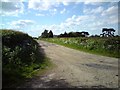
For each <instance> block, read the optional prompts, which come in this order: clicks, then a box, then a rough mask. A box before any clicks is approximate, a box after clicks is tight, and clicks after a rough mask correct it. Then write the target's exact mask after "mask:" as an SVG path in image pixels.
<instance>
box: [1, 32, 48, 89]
mask: <svg viewBox="0 0 120 90" xmlns="http://www.w3.org/2000/svg"><path fill="white" fill-rule="evenodd" d="M0 33H2V86H3V88H4V87H15V86H16V85H17V84H19V83H21V82H24V80H25V79H26V78H31V77H32V76H33V75H34V74H35V73H36V71H37V70H38V69H44V68H45V67H46V66H49V64H50V62H49V61H48V59H47V58H46V56H45V54H44V52H43V50H42V52H40V50H41V48H40V46H39V44H38V43H37V42H36V41H35V40H34V39H33V38H32V37H30V36H29V35H28V34H25V33H22V32H19V31H14V30H1V31H0Z"/></svg>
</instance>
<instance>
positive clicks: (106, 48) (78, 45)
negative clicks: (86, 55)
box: [42, 37, 120, 58]
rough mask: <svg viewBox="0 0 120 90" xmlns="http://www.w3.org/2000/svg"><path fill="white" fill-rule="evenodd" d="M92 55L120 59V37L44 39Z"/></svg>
mask: <svg viewBox="0 0 120 90" xmlns="http://www.w3.org/2000/svg"><path fill="white" fill-rule="evenodd" d="M42 40H45V41H49V42H52V43H57V44H60V45H64V46H66V47H70V48H74V49H77V50H82V51H86V52H90V53H95V54H101V55H105V56H110V57H117V58H120V56H119V55H120V51H119V50H120V37H109V38H107V37H106V38H105V37H104V38H103V37H78V38H53V39H48V38H46V39H42Z"/></svg>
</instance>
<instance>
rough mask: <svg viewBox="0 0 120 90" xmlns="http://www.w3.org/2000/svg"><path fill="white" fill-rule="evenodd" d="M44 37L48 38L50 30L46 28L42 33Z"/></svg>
mask: <svg viewBox="0 0 120 90" xmlns="http://www.w3.org/2000/svg"><path fill="white" fill-rule="evenodd" d="M41 37H42V38H48V30H46V29H45V30H44V32H43V33H42V35H41Z"/></svg>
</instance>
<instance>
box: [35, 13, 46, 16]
mask: <svg viewBox="0 0 120 90" xmlns="http://www.w3.org/2000/svg"><path fill="white" fill-rule="evenodd" d="M36 16H45V14H41V13H37V14H36Z"/></svg>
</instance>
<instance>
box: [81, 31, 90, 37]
mask: <svg viewBox="0 0 120 90" xmlns="http://www.w3.org/2000/svg"><path fill="white" fill-rule="evenodd" d="M88 35H89V33H88V32H84V31H82V32H81V36H82V37H87V36H88Z"/></svg>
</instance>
